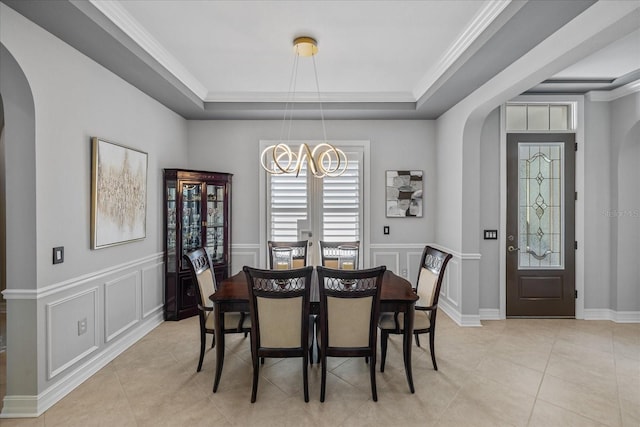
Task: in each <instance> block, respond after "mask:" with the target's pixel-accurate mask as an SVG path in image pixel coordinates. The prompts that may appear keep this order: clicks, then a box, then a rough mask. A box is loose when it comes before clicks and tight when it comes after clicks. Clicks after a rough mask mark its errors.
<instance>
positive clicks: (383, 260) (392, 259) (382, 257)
mask: <svg viewBox="0 0 640 427" xmlns="http://www.w3.org/2000/svg"><path fill="white" fill-rule="evenodd" d="M372 255H373V264H372V267H376V266H378V265H386V266H387V270H391V271H393V272H394V273H396V274H400V254H399V253H397V252H375V253H373V254H372Z"/></svg>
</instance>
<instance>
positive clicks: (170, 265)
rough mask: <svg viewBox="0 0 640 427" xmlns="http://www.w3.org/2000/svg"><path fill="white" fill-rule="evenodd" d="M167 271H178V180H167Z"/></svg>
mask: <svg viewBox="0 0 640 427" xmlns="http://www.w3.org/2000/svg"><path fill="white" fill-rule="evenodd" d="M166 192H167V219H166V221H167V272H169V273H175V272H176V225H177V223H176V219H177V215H176V202H177V200H176V197H177V195H176V181H175V180H171V181H167V188H166Z"/></svg>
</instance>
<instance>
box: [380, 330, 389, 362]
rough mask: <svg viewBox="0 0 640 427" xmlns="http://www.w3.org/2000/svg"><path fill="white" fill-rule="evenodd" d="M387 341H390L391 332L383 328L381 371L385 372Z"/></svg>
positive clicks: (381, 337) (381, 336) (381, 335)
mask: <svg viewBox="0 0 640 427" xmlns="http://www.w3.org/2000/svg"><path fill="white" fill-rule="evenodd" d="M387 341H389V333H388V332H385V331H384V330H382V331H381V333H380V353H381V358H380V372H384V362H386V361H387Z"/></svg>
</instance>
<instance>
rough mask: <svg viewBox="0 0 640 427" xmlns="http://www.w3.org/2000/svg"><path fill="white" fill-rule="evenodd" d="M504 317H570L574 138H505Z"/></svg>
mask: <svg viewBox="0 0 640 427" xmlns="http://www.w3.org/2000/svg"><path fill="white" fill-rule="evenodd" d="M506 196H507V212H506V216H507V227H506V232H507V233H506V246H507V247H506V267H507V272H506V273H507V288H506V291H507V292H506V294H507V307H506V308H507V316H508V317H520V316H524V317H573V316H575V245H574V240H575V225H574V224H575V135H574V134H572V133H555V134H554V133H507V195H506Z"/></svg>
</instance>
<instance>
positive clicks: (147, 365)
mask: <svg viewBox="0 0 640 427" xmlns="http://www.w3.org/2000/svg"><path fill="white" fill-rule="evenodd" d="M483 325H484V326H483V327H482V328H461V327H458V326H457V325H456V324H455V323H454V322H452V321H451V320H450V319H449V318H448V317H447V316H446V315H444V314H443V313H441V314H440V316H439V325H438V335H437V338H436V350H437V355H438V365H439V366H438V367H439V371H437V372H436V371H434V370H433V369H432V366H431V360H430V357H429V353H428V350H425V349H424V348H417V347H415V345H414V353H413V370H414V380H415V382H416V393H415V394H410V393H409V390H408V387H407V383H406V380H405V375H404V369H403V365H402V358H401V348H400V344H401V340H400V337H399V336H396V337H393V338H392V339H391V341H390V344H389V354H388V356H387V366H386V369H385V372H384V373H382V374H381V373H378V374H377V381H378V402H377V403H376V402H373V401H372V400H371V394H370V389H369V376H368V370H367V365H366V364H365V362H364V360H363V359H332V360H331V361H330V365H329V374H328V383H327V398H326V401H325V402H324V403H320V401H319V395H320V370H319V367H318V366H317V365H314V366H313V367H312V368H311V369H310V371H309V381H310V401H309V403H305V402H304V400H303V397H302V391H301V387H302V378H301V366H300V361H299V359H272V360H269V359H267V362H266V364H265V365H264V368H263V369H262V371H261V377H260V383H259V389H258V400H257V402H256V403H255V404H251V403H250V402H249V399H250V394H251V366H250V351H249V341H248V339H244V338H243V337H242V335H237V334H235V335H228V336H227V337H228V338H227V357H226V359H225V366H224V371H223V374H222V381H221V384H220V388H219V390H218V392H217V393H216V394H213V393H212V391H211V387H212V383H213V372H214V366H215V363H214V362H215V351H212V350H209V351H208V352H207V354H206V355H205V361H204V366H203V370H202V371H201V372H199V373H196V371H195V368H196V364H197V357H198V348H199V347H198V339H199V338H198V324H197V321H196V318H191V319H187V320H183V321H180V322H165V323H163V324H162V325H160V326H159V327H158V328H156V329H155V330H154V331H152V332H151V333H150V334H148V335H147V336H146V337H145V338H144V339H142V340H141V341H139V342H138V343H137V344H135V345H134V346H133V347H131V348H130V349H128V350H127V351H126V352H124V353H123V354H121V355H120V356H119V357H118V358H116V359H115V360H114V361H113V362H111V363H110V364H109V365H107V366H106V367H105V368H104V369H102V370H101V371H99V372H98V373H96V374H95V375H94V376H93V377H91V378H90V379H89V380H87V381H86V382H85V383H84V384H82V385H81V386H79V387H78V388H77V389H76V390H74V391H73V392H71V393H70V394H69V395H68V396H66V397H65V398H64V399H63V400H62V401H60V402H58V403H57V404H56V405H54V406H53V407H52V408H50V409H49V410H48V411H46V412H45V413H44V414H43V415H42V416H40V417H39V418H37V419H0V424H1V425H2V427H14V426H46V427H53V426H65V427H70V426H82V427H85V426H93V425H95V426H98V425H105V426H147V425H153V426H190V427H191V426H252V425H259V426H364V425H367V426H375V425H380V426H423V427H424V426H440V427H444V426H473V427H481V426H491V427H494V426H531V427H533V426H543V427H553V426H558V427H565V426H576V427H577V426H580V427H582V426H630V427H631V426H633V427H638V426H640V325H639V324H616V323H612V322H609V321H579V320H552V319H545V320H531V319H529V320H520V319H509V320H504V321H486V322H483ZM423 341H426V340H423Z"/></svg>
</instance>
